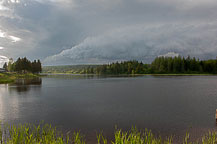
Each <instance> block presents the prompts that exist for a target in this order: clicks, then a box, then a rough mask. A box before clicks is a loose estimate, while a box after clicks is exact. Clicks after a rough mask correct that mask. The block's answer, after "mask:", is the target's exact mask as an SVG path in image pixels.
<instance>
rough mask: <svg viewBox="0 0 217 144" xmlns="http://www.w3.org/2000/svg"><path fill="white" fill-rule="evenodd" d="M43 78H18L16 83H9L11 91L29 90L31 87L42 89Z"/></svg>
mask: <svg viewBox="0 0 217 144" xmlns="http://www.w3.org/2000/svg"><path fill="white" fill-rule="evenodd" d="M41 85H42V79H41V78H33V79H18V80H16V82H15V83H13V84H10V85H9V91H10V92H13V91H15V92H18V93H22V92H28V91H30V90H31V89H35V90H39V89H41Z"/></svg>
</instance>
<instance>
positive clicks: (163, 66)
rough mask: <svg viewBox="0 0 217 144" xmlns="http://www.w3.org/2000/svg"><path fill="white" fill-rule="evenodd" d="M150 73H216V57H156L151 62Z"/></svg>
mask: <svg viewBox="0 0 217 144" xmlns="http://www.w3.org/2000/svg"><path fill="white" fill-rule="evenodd" d="M151 72H152V73H188V74H191V73H201V74H203V73H208V74H217V59H215V60H204V61H200V60H199V59H196V58H195V57H193V58H191V57H190V56H188V57H187V58H184V57H181V56H179V57H174V58H171V57H158V58H156V59H155V60H154V61H153V62H152V63H151Z"/></svg>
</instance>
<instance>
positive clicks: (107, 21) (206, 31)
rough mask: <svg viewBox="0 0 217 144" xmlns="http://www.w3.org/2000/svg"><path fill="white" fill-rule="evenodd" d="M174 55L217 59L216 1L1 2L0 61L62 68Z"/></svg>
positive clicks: (64, 0) (146, 59)
mask: <svg viewBox="0 0 217 144" xmlns="http://www.w3.org/2000/svg"><path fill="white" fill-rule="evenodd" d="M169 52H175V53H178V54H180V55H182V56H187V55H191V56H196V57H198V58H201V59H209V58H216V56H217V1H216V0H0V55H1V56H6V57H9V58H10V57H12V58H14V59H16V58H17V57H23V56H27V57H28V58H30V59H38V58H40V59H41V60H42V61H43V64H45V65H55V64H58V65H60V64H90V63H108V62H111V61H117V60H118V61H120V60H132V59H137V60H142V61H144V62H150V61H151V60H152V59H153V58H155V57H156V56H158V55H163V54H167V53H169ZM3 58H5V57H3ZM3 58H2V59H3ZM0 60H1V59H0Z"/></svg>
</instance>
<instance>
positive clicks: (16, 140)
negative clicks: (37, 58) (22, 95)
mask: <svg viewBox="0 0 217 144" xmlns="http://www.w3.org/2000/svg"><path fill="white" fill-rule="evenodd" d="M96 140H97V141H96V144H173V137H168V138H165V139H162V138H161V137H160V136H159V137H155V136H154V134H153V133H152V132H151V131H150V130H147V129H145V130H144V131H143V130H138V129H137V128H136V127H132V129H131V130H130V131H123V130H121V129H117V128H116V130H115V132H114V140H113V141H111V140H108V139H107V138H106V137H105V136H104V135H103V133H102V132H101V133H99V134H97V135H96ZM86 143H87V144H88V142H86V140H85V137H84V135H82V134H81V133H80V131H79V132H73V133H70V132H68V133H66V134H65V135H64V134H63V133H62V132H60V131H58V130H57V129H56V127H53V126H52V125H50V124H44V123H40V124H39V125H37V126H36V125H32V124H19V125H7V124H6V125H0V144H86ZM182 143H183V144H197V143H202V144H216V143H217V132H209V133H208V134H206V135H205V136H203V137H202V138H201V139H199V141H196V142H191V141H190V135H189V133H186V136H185V137H184V139H183V142H182Z"/></svg>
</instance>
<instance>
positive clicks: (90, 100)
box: [0, 75, 217, 139]
mask: <svg viewBox="0 0 217 144" xmlns="http://www.w3.org/2000/svg"><path fill="white" fill-rule="evenodd" d="M216 109H217V77H216V76H139V77H96V76H81V75H78V76H73V75H56V76H48V77H43V78H41V79H34V80H20V81H17V83H16V84H6V85H5V84H2V85H0V120H1V121H3V122H7V123H25V122H31V123H35V124H37V123H39V122H41V121H42V120H43V121H44V122H45V123H51V124H54V125H56V126H57V127H58V128H59V129H61V130H63V131H69V130H81V131H82V132H84V133H85V134H86V135H87V139H88V138H89V139H91V135H94V137H95V133H96V131H99V130H103V131H104V132H105V133H106V134H107V135H108V137H109V135H111V133H113V131H114V127H115V125H117V126H118V127H119V128H123V129H129V128H130V127H131V126H134V125H136V126H137V127H138V128H139V129H143V128H148V129H152V130H153V132H154V133H161V134H163V135H164V134H165V135H167V134H168V135H170V134H175V135H181V134H183V133H185V132H186V131H187V130H188V131H193V132H194V133H201V131H203V130H205V131H207V129H215V128H216V121H215V112H216Z"/></svg>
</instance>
